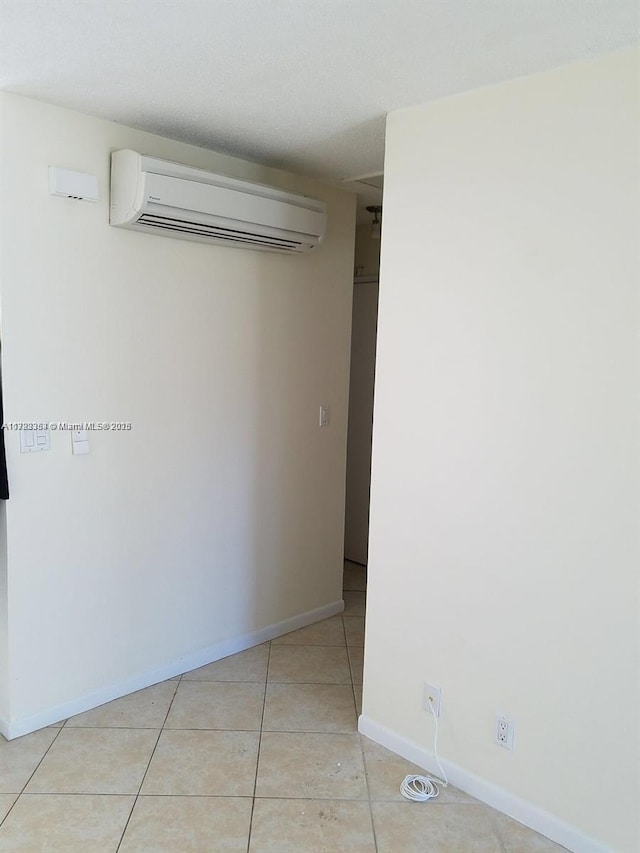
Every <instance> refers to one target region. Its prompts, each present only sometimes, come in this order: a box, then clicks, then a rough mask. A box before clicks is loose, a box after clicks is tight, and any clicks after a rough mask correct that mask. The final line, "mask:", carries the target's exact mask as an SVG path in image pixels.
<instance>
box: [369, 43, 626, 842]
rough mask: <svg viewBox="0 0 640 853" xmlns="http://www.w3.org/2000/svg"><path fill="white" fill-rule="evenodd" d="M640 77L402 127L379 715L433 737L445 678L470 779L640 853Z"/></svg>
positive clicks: (378, 529)
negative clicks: (499, 718) (428, 696)
mask: <svg viewBox="0 0 640 853" xmlns="http://www.w3.org/2000/svg"><path fill="white" fill-rule="evenodd" d="M639 79H640V77H639V74H638V54H637V53H636V52H634V51H630V52H623V53H621V54H616V55H611V56H607V57H604V58H599V59H597V60H594V61H592V62H588V63H584V64H579V65H574V66H570V67H567V68H562V69H559V70H557V71H554V72H552V73H548V74H543V75H536V76H532V77H529V78H526V79H520V80H515V81H513V82H509V83H506V84H504V85H500V86H496V87H494V88H488V89H484V90H481V91H477V92H473V93H471V94H468V95H465V96H460V97H456V98H451V99H447V100H444V101H440V102H438V103H433V104H430V105H425V106H422V107H416V108H412V109H408V110H404V111H399V112H396V113H393V114H391V115H390V117H389V122H388V130H387V143H386V162H385V199H384V205H385V215H384V225H383V245H382V261H381V289H380V314H379V336H378V366H377V375H376V405H375V419H374V445H373V446H374V452H373V478H372V505H371V537H370V555H369V592H368V619H367V640H366V654H365V678H364V720H363V723H364V728H367V726H368V727H369V729H370V730H373V729H375V730H377V731H378V734H379V736H380V737H381V738H382V739H385V738H386V740H387V742H390V741H392V740H393V738H395V739H396V741H397V742H398V743H400V742H402V743H404V744H405V746H407V744H409V745H412V746H411V748H413V747H415V748H416V749H417V750H418V751H419V750H421V749H422V750H424V751H425V754H426V752H428V751H429V750H431V748H432V736H433V729H432V725H431V721H430V719H429V717H428V715H427V714H426V713H425V712H424V711H422V710H421V702H422V696H421V693H422V684H423V682H424V681H426V680H428V681H431V682H435V683H437V684H439V685H441V686H442V690H443V694H442V717H441V729H440V750H441V752H442V754H443V756H444V757H445V758H446V759H447V760H448V761H449V762H450V763H451V765H452V766H453V767H457V768H458V771H459V772H458V773H457V778H459V779H461V780H463V781H464V780H465V779H466V780H467V781H469V780H471V779H473V778H474V777H475V778H480V779H481V780H484V781H485V782H487V783H491V784H492V785H493V786H496V787H497V788H498V789H501V790H502V792H503V793H504V792H506V795H507V796H506V798H503V801H504V802H505V803H507V805H509V804H510V805H509V807H515V806H514V804H516V806H517V802H518V800H517V798H520V800H522V801H525V803H528V804H529V805H532V806H535V807H537V808H538V809H540V810H542V817H540V815H541V813H538V818H540V820H538V826H542V825H544V822H545V820H546V819H547V818H548V826H549V827H551V828H552V829H553V831H556V835H558V834H562V832H561V831H564V830H562V822H564V823H565V824H567V825H568V826H569V829H570V831H569V833H568V834H565V835H563V836H562V837H563V838H565V839H567V838H571V837H573V838H574V841H575V839H577V838H579V837H580V833H582V836H583V838H582V840H581V841H579V842H575V844H574V846H575V849H580V850H581V851H584V850H587V849H596V847H597V845H595V842H600V843H601V844H603V845H608V846H610V847H611V848H613V849H614V850H616V851H628V853H632V851H636V850H638V849H639V848H640V834H639V832H638V802H640V791H639V787H638V781H639V770H640V763H639V750H638V747H639V742H640V741H639V734H640V732H639V720H640V703H639V677H640V662H639V659H638V651H639V634H638V631H639V627H638V612H639V611H638V603H639V602H638V582H639V571H638V567H639V565H640V553H639V524H640V515H639V514H638V509H639V484H640V470H639V457H638V426H639V423H638V414H639V410H638V399H639V398H638V391H639V378H640V377H639V365H640V361H639V356H640V346H639V338H638V320H639V313H638V281H639V278H638V274H639V272H640V269H639V263H638V225H639V218H638V199H639V192H638V191H639V189H640V172H639V163H638V150H639V149H638V142H639V138H638V128H639V127H640V124H639V114H638V104H639V100H638V88H639V87H638V80H639ZM498 709H500V710H503V711H505V712H506V713H508V714H511V715H512V716H513V718H514V719H515V722H516V734H515V749H514V751H513V752H512V753H510V752H507V751H505V750H503V749H500V748H499V747H497V746H495V745H494V744H493V741H492V738H493V729H494V715H495V712H496V711H497V710H498ZM407 748H409V747H407ZM480 787H481V788H482V786H480ZM484 790H485V791H487V790H489V786H488V785H485V786H484ZM494 790H495V789H494ZM498 799H499V797H498ZM494 801H495V798H494ZM518 809H520V810H519V811H518ZM523 809H524V811H526V809H525V808H524V807H522V808H521V807H520V806H517V807H515V811H516V812H517V813H518V814H523ZM531 813H532V814H533V812H532V811H531ZM545 815H546V818H545ZM554 818H557V819H558V820H556V821H554ZM571 832H573V835H571ZM589 839H590V840H591V841H589ZM591 842H594V846H592V847H589V846H588V845H589V844H590V843H591Z"/></svg>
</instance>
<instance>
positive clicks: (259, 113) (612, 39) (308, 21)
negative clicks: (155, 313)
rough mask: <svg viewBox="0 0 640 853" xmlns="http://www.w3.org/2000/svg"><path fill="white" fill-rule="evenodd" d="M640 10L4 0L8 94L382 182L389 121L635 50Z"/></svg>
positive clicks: (581, 5) (264, 159)
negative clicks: (400, 113)
mask: <svg viewBox="0 0 640 853" xmlns="http://www.w3.org/2000/svg"><path fill="white" fill-rule="evenodd" d="M638 8H639V7H638V3H637V0H0V87H1V88H3V89H5V90H7V91H10V92H17V93H20V94H24V95H27V96H31V97H34V98H38V99H40V100H43V101H49V102H51V103H54V104H60V105H63V106H68V107H72V108H74V109H78V110H81V111H82V112H86V113H91V114H93V115H97V116H102V117H104V118H108V119H112V120H115V121H118V122H121V123H123V124H127V125H131V126H133V127H137V128H141V129H144V130H149V131H152V132H155V133H159V134H161V135H163V136H169V137H173V138H175V139H181V140H184V141H185V142H191V143H194V144H196V145H200V146H204V147H206V148H212V149H217V150H220V151H223V152H226V153H229V154H234V155H237V156H240V157H244V158H247V159H250V160H255V161H258V162H261V163H265V164H268V165H272V166H278V167H282V168H286V169H290V170H292V171H297V172H302V173H305V174H310V175H315V176H319V177H325V178H330V179H332V180H340V179H342V178H345V177H354V176H358V175H364V174H370V173H375V172H379V171H381V170H382V166H383V154H384V116H385V114H386V113H387V112H388V111H390V110H394V109H398V108H400V107H405V106H409V105H412V104H418V103H424V102H426V101H429V100H432V99H434V98H440V97H443V96H446V95H451V94H454V93H457V92H462V91H465V90H469V89H473V88H477V87H479V86H485V85H488V84H491V83H496V82H499V81H501V80H505V79H508V78H512V77H516V76H520V75H525V74H530V73H534V72H536V71H542V70H546V69H549V68H553V67H556V66H558V65H563V64H566V63H569V62H573V61H576V60H580V59H584V58H588V57H590V56H593V55H595V54H598V53H602V52H606V51H610V50H616V49H618V48H622V47H625V46H627V45H631V44H633V43H636V42H637V39H638V18H639V12H638ZM370 198H371V196H369V201H368V203H371V200H370Z"/></svg>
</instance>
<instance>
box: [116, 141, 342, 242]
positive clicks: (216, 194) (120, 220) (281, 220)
mask: <svg viewBox="0 0 640 853" xmlns="http://www.w3.org/2000/svg"><path fill="white" fill-rule="evenodd" d="M109 221H110V223H111V225H116V226H118V227H120V228H134V229H135V230H137V231H147V232H148V233H150V234H164V235H165V236H167V237H180V238H181V239H184V240H198V241H201V242H207V243H210V242H215V243H220V244H223V245H226V246H237V247H241V248H248V249H262V250H266V251H272V252H308V251H310V250H311V249H315V248H316V247H317V246H318V245H319V244H320V243H321V241H322V238H323V237H324V233H325V228H326V222H327V214H326V205H325V203H324V202H322V201H319V200H318V199H315V198H309V197H308V196H303V195H295V194H293V193H288V192H284V191H283V190H279V189H275V188H274V187H268V186H264V185H263V184H254V183H250V182H249V181H241V180H238V179H236V178H228V177H225V176H223V175H215V174H213V173H211V172H206V171H204V170H202V169H193V168H191V167H190V166H182V165H181V164H179V163H170V162H169V161H167V160H158V159H157V158H155V157H147V156H146V155H144V154H138V153H136V152H135V151H129V150H122V151H115V152H114V153H113V154H112V155H111V214H110V220H109Z"/></svg>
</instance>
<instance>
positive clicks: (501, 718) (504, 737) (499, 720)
mask: <svg viewBox="0 0 640 853" xmlns="http://www.w3.org/2000/svg"><path fill="white" fill-rule="evenodd" d="M513 730H514V725H513V720H511V719H509V717H507V715H506V714H502V713H500V712H498V713H497V714H496V743H497V744H498V746H501V747H502V748H503V749H510V750H511V749H513Z"/></svg>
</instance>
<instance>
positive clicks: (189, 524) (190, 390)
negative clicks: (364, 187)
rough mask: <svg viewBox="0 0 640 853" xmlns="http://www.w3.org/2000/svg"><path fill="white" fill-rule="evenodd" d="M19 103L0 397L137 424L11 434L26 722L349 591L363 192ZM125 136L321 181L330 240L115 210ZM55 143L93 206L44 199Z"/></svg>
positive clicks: (12, 120)
mask: <svg viewBox="0 0 640 853" xmlns="http://www.w3.org/2000/svg"><path fill="white" fill-rule="evenodd" d="M2 108H3V119H4V121H3V132H2V152H1V153H2V159H3V170H4V176H3V177H4V192H3V196H2V208H1V220H0V224H1V227H2V258H1V264H2V267H1V272H2V335H3V367H4V387H5V418H6V419H7V420H8V421H12V420H15V421H20V420H29V419H39V420H66V421H69V420H108V421H110V420H118V421H131V422H132V423H133V430H132V431H131V432H130V433H104V434H98V433H96V434H92V435H91V453H90V455H88V456H80V457H73V456H72V455H71V452H70V437H69V435H68V434H63V433H56V434H54V435H53V436H52V449H51V451H50V452H48V453H42V454H34V455H22V456H21V455H20V454H19V452H18V435H17V433H8V434H7V453H8V466H9V477H10V484H11V490H12V494H11V500H10V501H9V503H8V505H7V522H8V578H9V591H8V608H9V612H10V628H9V647H10V659H11V666H12V672H13V673H15V677H14V678H12V679H11V681H10V685H9V708H8V709H5V723H6V722H8V724H9V730H10V732H14V733H15V732H19V731H22V730H24V729H25V728H32V727H33V726H35V725H36V724H41V723H42V722H43V721H44V720H45V719H46V718H47V717H48V716H51V714H55V713H61V712H62V710H65V709H68V706H69V705H71V706H74V703H75V705H76V706H77V705H78V704H82V702H84V703H85V704H86V703H89V704H91V703H93V704H95V702H96V701H98V699H100V700H101V701H104V699H105V698H109V696H110V695H111V694H112V693H114V692H118V691H120V692H122V690H124V689H132V688H133V686H135V685H139V684H140V683H141V682H144V681H145V680H147V681H148V680H149V679H151V678H153V677H157V676H158V674H161V675H162V674H166V672H167V671H168V668H173V669H174V670H176V671H177V670H179V669H180V668H184V667H185V666H186V665H187V664H188V663H189V662H190V663H191V664H193V661H194V660H196V659H199V657H200V659H202V658H203V657H206V656H208V655H209V656H211V655H213V654H214V653H216V650H218V651H219V649H220V648H222V647H224V648H227V649H228V648H231V647H233V645H234V643H236V645H237V643H239V642H246V637H247V635H249V636H250V637H255V636H257V634H256V632H260V630H262V629H267V628H269V626H273V625H275V624H278V623H280V622H282V621H283V620H287V619H290V618H294V617H296V616H299V615H300V614H306V613H309V612H310V611H315V610H317V609H318V608H323V607H326V606H331V605H333V606H334V608H335V607H339V606H340V600H341V597H342V594H341V579H342V546H343V523H344V511H343V510H344V466H345V446H346V418H347V394H348V363H349V333H350V313H351V287H352V284H351V280H352V270H353V240H354V238H353V234H354V225H355V212H354V197H353V196H352V195H351V194H348V193H346V192H343V191H340V190H338V189H335V188H332V187H329V186H325V185H323V184H321V183H318V182H313V181H310V180H306V179H304V178H301V177H296V176H293V175H288V174H285V173H282V172H278V171H275V170H269V169H266V168H262V167H260V166H257V165H254V164H250V163H245V162H242V161H239V160H235V159H232V158H229V157H225V156H222V155H218V154H215V153H212V152H208V151H205V150H202V149H197V148H194V147H190V146H186V145H183V144H179V143H177V142H173V141H170V140H167V139H161V138H159V137H156V136H152V135H150V134H144V133H140V132H137V131H134V130H131V129H128V128H126V127H122V126H120V125H117V124H112V123H109V122H106V121H102V120H97V119H95V118H91V117H88V116H84V115H80V114H77V113H74V112H70V111H67V110H63V109H59V108H56V107H53V106H48V105H45V104H41V103H38V102H34V101H30V100H27V99H23V98H20V97H16V96H6V95H5V96H3V99H2ZM121 147H131V148H135V149H137V150H142V151H143V152H145V153H149V154H153V155H156V156H160V157H166V158H169V159H174V160H178V161H182V162H185V163H188V164H191V165H195V166H199V167H202V168H209V169H212V170H219V171H222V172H224V173H227V174H231V175H233V176H237V177H241V178H248V179H252V180H258V181H261V182H264V183H272V184H274V185H277V186H281V187H283V188H286V189H292V190H294V191H300V192H307V193H310V194H314V195H317V196H319V197H322V198H324V199H325V200H326V201H327V204H328V214H329V226H328V234H327V238H326V242H325V244H324V245H323V246H322V247H321V248H320V250H318V251H317V252H316V253H314V254H312V255H309V256H298V257H290V256H284V255H279V254H268V253H262V252H255V251H248V250H238V249H231V248H227V247H216V246H211V245H203V244H196V243H189V242H184V241H180V240H175V239H169V238H164V237H156V236H151V235H146V234H140V233H134V232H129V231H123V230H120V229H115V228H111V227H109V225H108V169H109V154H110V151H112V150H114V149H117V148H121ZM49 165H58V166H63V167H67V168H70V169H75V170H78V171H83V172H89V173H92V174H96V175H98V178H99V184H100V196H101V197H100V202H99V204H97V205H90V204H86V203H79V202H73V201H70V200H63V199H59V198H53V197H49V196H48V195H47V167H48V166H49ZM320 403H328V404H329V405H330V406H331V426H330V427H329V428H327V429H323V430H322V431H321V430H319V429H318V407H319V405H320ZM312 615H313V614H312ZM316 618H317V617H316ZM243 638H244V640H243ZM225 644H226V645H225ZM154 673H155V674H156V676H154ZM18 674H19V676H18Z"/></svg>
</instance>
